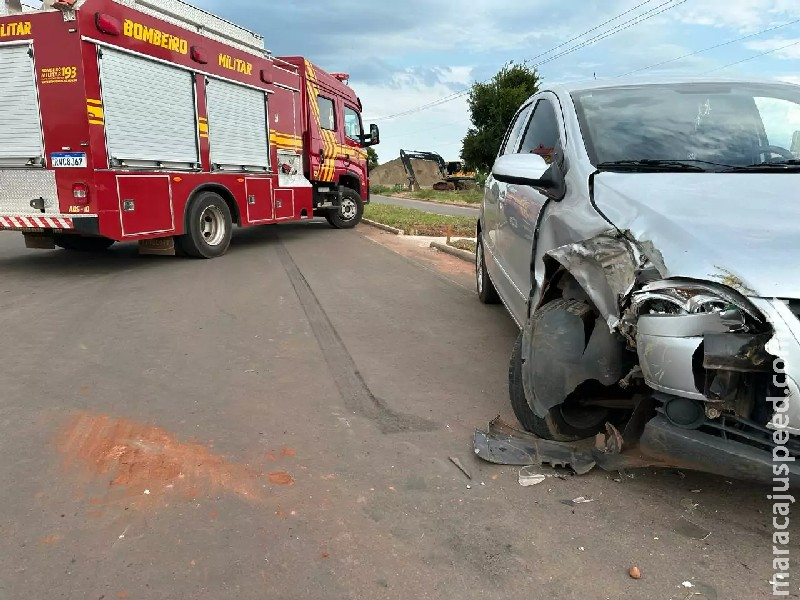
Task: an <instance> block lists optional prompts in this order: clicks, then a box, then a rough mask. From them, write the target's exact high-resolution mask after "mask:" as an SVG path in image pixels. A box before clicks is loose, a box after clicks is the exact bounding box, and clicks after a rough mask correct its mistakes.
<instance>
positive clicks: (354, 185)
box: [339, 174, 363, 197]
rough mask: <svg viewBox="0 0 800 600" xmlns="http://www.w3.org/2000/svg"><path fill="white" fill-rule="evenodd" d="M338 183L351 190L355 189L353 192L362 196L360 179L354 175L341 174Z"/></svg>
mask: <svg viewBox="0 0 800 600" xmlns="http://www.w3.org/2000/svg"><path fill="white" fill-rule="evenodd" d="M339 185H342V186H344V187H348V188H350V189H351V190H355V192H356V193H357V194H358V195H359V196H362V197H363V195H362V194H361V180H360V179H359V178H358V177H356V176H355V175H352V174H346V175H342V176H341V177H339Z"/></svg>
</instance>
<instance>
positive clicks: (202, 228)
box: [176, 192, 233, 258]
mask: <svg viewBox="0 0 800 600" xmlns="http://www.w3.org/2000/svg"><path fill="white" fill-rule="evenodd" d="M232 236H233V219H232V218H231V211H230V208H228V205H227V204H226V203H225V200H223V199H222V198H221V197H220V196H219V195H218V194H215V193H214V192H202V193H201V194H200V195H199V196H198V197H197V198H195V199H194V201H193V202H192V203H191V205H190V206H189V212H188V214H187V229H186V233H185V234H184V235H182V236H180V237H179V238H177V239H176V241H177V242H178V244H179V245H180V249H181V251H182V252H183V253H185V254H186V255H188V256H192V257H195V258H217V257H218V256H222V255H223V254H225V253H226V252H227V251H228V248H229V247H230V244H231V237H232Z"/></svg>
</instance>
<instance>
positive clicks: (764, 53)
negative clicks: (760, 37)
mask: <svg viewBox="0 0 800 600" xmlns="http://www.w3.org/2000/svg"><path fill="white" fill-rule="evenodd" d="M798 44H800V40H796V41H794V42H792V43H791V44H786V45H785V46H781V47H780V48H773V49H772V50H767V51H766V52H760V53H759V54H754V55H753V56H751V57H749V58H744V59H742V60H737V61H736V62H732V63H728V64H727V65H722V66H721V67H717V68H716V69H711V70H710V71H706V72H705V73H703V75H707V74H708V73H714V72H716V71H721V70H722V69H727V68H728V67H732V66H734V65H740V64H742V63H744V62H747V61H750V60H755V59H756V58H761V57H762V56H766V55H767V54H772V53H774V52H780V51H781V50H785V49H786V48H791V47H792V46H797V45H798Z"/></svg>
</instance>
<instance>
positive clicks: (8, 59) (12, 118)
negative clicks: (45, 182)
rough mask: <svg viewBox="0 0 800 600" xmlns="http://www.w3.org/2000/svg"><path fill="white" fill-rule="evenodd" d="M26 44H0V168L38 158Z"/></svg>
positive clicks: (36, 118) (35, 101)
mask: <svg viewBox="0 0 800 600" xmlns="http://www.w3.org/2000/svg"><path fill="white" fill-rule="evenodd" d="M29 50H30V47H29V46H28V45H27V44H16V45H11V46H0V167H5V166H12V167H14V166H24V165H25V163H27V162H28V161H29V160H30V159H32V158H41V157H42V153H43V150H42V128H41V124H40V122H39V98H38V96H37V94H36V78H35V75H34V72H33V59H31V57H30V55H29V54H28V52H29Z"/></svg>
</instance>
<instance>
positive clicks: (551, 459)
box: [473, 415, 800, 487]
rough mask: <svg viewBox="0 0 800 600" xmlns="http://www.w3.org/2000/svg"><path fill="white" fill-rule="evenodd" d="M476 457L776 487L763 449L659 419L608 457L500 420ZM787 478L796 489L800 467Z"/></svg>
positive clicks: (478, 440) (478, 439)
mask: <svg viewBox="0 0 800 600" xmlns="http://www.w3.org/2000/svg"><path fill="white" fill-rule="evenodd" d="M473 448H474V451H475V455H476V456H477V457H478V458H481V459H483V460H485V461H487V462H490V463H494V464H500V465H515V466H528V465H533V466H541V465H543V464H549V465H550V466H553V467H570V468H571V469H572V470H573V471H575V473H577V474H578V475H585V474H586V473H588V472H589V471H591V470H592V469H593V468H595V467H596V466H597V467H600V468H601V469H603V470H604V471H610V472H614V471H620V470H623V469H638V468H645V467H661V468H675V469H686V470H688V471H700V472H703V473H711V474H714V475H719V476H721V477H730V478H731V479H738V480H744V481H752V482H758V483H764V484H771V483H774V473H773V466H774V464H776V463H774V462H773V458H772V454H771V453H770V452H768V451H766V450H759V449H758V448H754V447H752V446H749V445H746V444H742V443H740V442H736V441H733V440H730V439H724V438H721V437H717V436H714V435H710V434H708V433H704V432H702V431H698V430H690V429H682V428H680V427H677V426H675V425H672V424H671V423H670V422H669V421H668V420H667V419H666V418H665V417H663V416H662V415H658V416H656V417H655V418H653V419H651V420H649V421H648V422H647V424H646V425H645V426H644V431H643V433H642V435H641V438H640V439H639V440H638V443H634V444H631V445H630V446H629V447H628V448H626V449H623V451H622V452H621V453H607V452H604V451H602V450H600V449H598V448H591V449H589V450H585V449H582V448H580V447H579V446H578V445H577V444H570V443H564V442H553V441H550V440H543V439H541V438H539V437H537V436H535V435H533V434H531V433H527V432H525V431H519V430H518V429H514V428H513V427H511V426H510V425H508V424H506V423H504V422H503V421H502V420H500V417H498V418H496V419H495V420H493V421H492V422H491V423H489V426H488V428H487V430H486V431H485V432H484V431H480V430H476V431H475V437H474V441H473ZM788 469H789V474H788V478H789V481H790V485H791V486H792V487H794V486H795V485H798V484H800V466H798V465H797V464H796V463H795V462H790V463H788Z"/></svg>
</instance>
